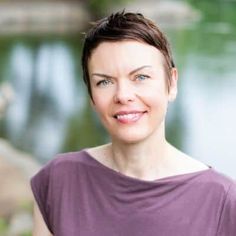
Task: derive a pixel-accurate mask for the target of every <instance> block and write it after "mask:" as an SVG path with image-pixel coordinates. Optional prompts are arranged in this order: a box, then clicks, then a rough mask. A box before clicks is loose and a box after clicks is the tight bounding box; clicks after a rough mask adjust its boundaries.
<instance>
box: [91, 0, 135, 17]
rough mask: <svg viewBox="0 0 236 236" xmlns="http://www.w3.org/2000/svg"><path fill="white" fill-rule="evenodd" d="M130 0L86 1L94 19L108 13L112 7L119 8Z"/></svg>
mask: <svg viewBox="0 0 236 236" xmlns="http://www.w3.org/2000/svg"><path fill="white" fill-rule="evenodd" d="M131 1H132V0H116V1H114V0H91V1H88V3H87V6H88V9H89V11H90V12H91V13H92V15H93V17H94V18H95V19H98V18H100V17H101V16H104V15H106V14H107V13H108V11H109V9H110V8H111V7H113V6H121V7H122V4H125V3H127V2H131Z"/></svg>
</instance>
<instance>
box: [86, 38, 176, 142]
mask: <svg viewBox="0 0 236 236" xmlns="http://www.w3.org/2000/svg"><path fill="white" fill-rule="evenodd" d="M164 65H165V60H164V56H163V55H162V53H161V52H160V51H159V50H158V49H156V48H155V47H153V46H150V45H148V44H145V43H141V42H138V41H132V40H130V41H118V42H103V43H101V44H100V45H99V46H98V47H97V48H96V49H95V50H94V52H93V53H92V55H91V58H90V60H89V64H88V68H89V76H90V82H91V91H92V97H93V106H94V108H95V110H96V112H97V113H98V115H99V117H100V119H101V122H102V123H103V125H104V126H105V128H106V129H107V131H108V133H109V134H110V136H111V138H112V140H113V141H114V140H117V141H120V142H124V143H136V142H139V141H142V140H145V139H148V138H149V137H151V136H153V135H161V136H162V137H164V123H165V122H164V121H165V116H166V111H167V106H168V102H169V101H172V100H174V99H175V96H176V93H177V72H176V69H172V72H171V74H172V77H171V84H170V86H169V92H168V87H167V72H166V68H165V66H164Z"/></svg>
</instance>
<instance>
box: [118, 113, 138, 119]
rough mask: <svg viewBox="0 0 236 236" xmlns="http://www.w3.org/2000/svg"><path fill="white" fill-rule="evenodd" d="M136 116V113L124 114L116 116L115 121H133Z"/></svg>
mask: <svg viewBox="0 0 236 236" xmlns="http://www.w3.org/2000/svg"><path fill="white" fill-rule="evenodd" d="M137 116H138V113H134V114H125V115H117V116H116V117H117V119H133V118H136V117H137Z"/></svg>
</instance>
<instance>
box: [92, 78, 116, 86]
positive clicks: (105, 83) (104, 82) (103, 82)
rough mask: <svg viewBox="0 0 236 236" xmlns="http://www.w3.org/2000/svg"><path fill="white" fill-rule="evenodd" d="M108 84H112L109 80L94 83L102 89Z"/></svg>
mask: <svg viewBox="0 0 236 236" xmlns="http://www.w3.org/2000/svg"><path fill="white" fill-rule="evenodd" d="M109 84H112V81H111V80H110V79H103V80H100V81H98V82H97V83H96V86H98V87H99V86H102V87H105V86H108V85H109Z"/></svg>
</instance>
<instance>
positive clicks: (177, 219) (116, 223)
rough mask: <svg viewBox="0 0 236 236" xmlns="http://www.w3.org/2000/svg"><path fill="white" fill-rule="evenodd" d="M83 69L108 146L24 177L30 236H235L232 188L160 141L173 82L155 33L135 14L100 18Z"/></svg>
mask: <svg viewBox="0 0 236 236" xmlns="http://www.w3.org/2000/svg"><path fill="white" fill-rule="evenodd" d="M82 67H83V72H84V81H85V83H86V85H87V88H88V92H89V95H90V98H91V104H92V106H93V108H94V109H95V111H96V112H97V114H98V116H99V117H100V120H101V122H102V123H103V125H104V127H105V128H106V130H107V131H108V133H109V135H110V137H111V143H108V144H106V145H103V146H99V147H94V148H87V149H85V150H81V151H78V152H71V153H64V154H59V155H58V156H57V157H56V158H54V159H53V160H52V161H51V162H49V163H48V164H47V165H46V166H45V167H43V168H42V170H40V172H39V173H37V174H36V175H35V176H34V177H33V178H32V180H31V187H32V190H33V193H34V196H35V199H36V202H35V209H34V216H35V220H34V222H35V225H34V235H35V236H36V235H37V236H41V235H44V236H45V235H56V236H79V235H82V236H88V235H89V236H90V235H96V236H112V235H114V236H116V235H117V236H118V235H119V236H121V235H122V236H123V235H124V236H129V235H135V236H139V235H140V236H141V235H142V236H143V235H147V236H154V235H155V236H156V235H160V236H172V235H173V236H176V235H181V236H185V235H186V236H194V235H196V236H199V235H201V236H213V235H221V236H222V235H225V236H226V235H227V236H231V235H232V236H233V235H236V185H235V182H234V181H232V180H230V179H229V178H227V177H225V176H223V175H222V174H220V173H218V172H216V171H215V170H213V169H212V168H209V167H208V166H206V165H205V164H203V163H201V162H199V161H197V160H194V159H193V158H191V157H189V156H188V155H186V154H184V153H182V152H181V151H179V150H177V149H176V148H174V147H173V146H172V145H170V144H169V143H168V142H167V141H166V139H165V117H166V112H167V108H168V103H169V102H172V101H173V100H175V97H176V94H177V78H178V74H177V69H176V68H175V65H174V62H173V59H172V56H171V53H170V49H169V46H168V43H167V40H166V38H165V37H164V35H163V33H162V32H161V31H160V30H159V29H158V27H157V26H156V25H155V24H154V23H153V22H151V21H150V20H148V19H146V18H144V17H143V16H142V15H141V14H135V13H125V12H118V13H116V14H112V15H110V16H109V17H107V18H105V19H102V20H101V21H99V22H97V24H96V25H94V27H93V28H92V29H91V30H90V31H89V32H88V34H87V35H86V38H85V43H84V49H83V57H82ZM81 138H82V137H81Z"/></svg>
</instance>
